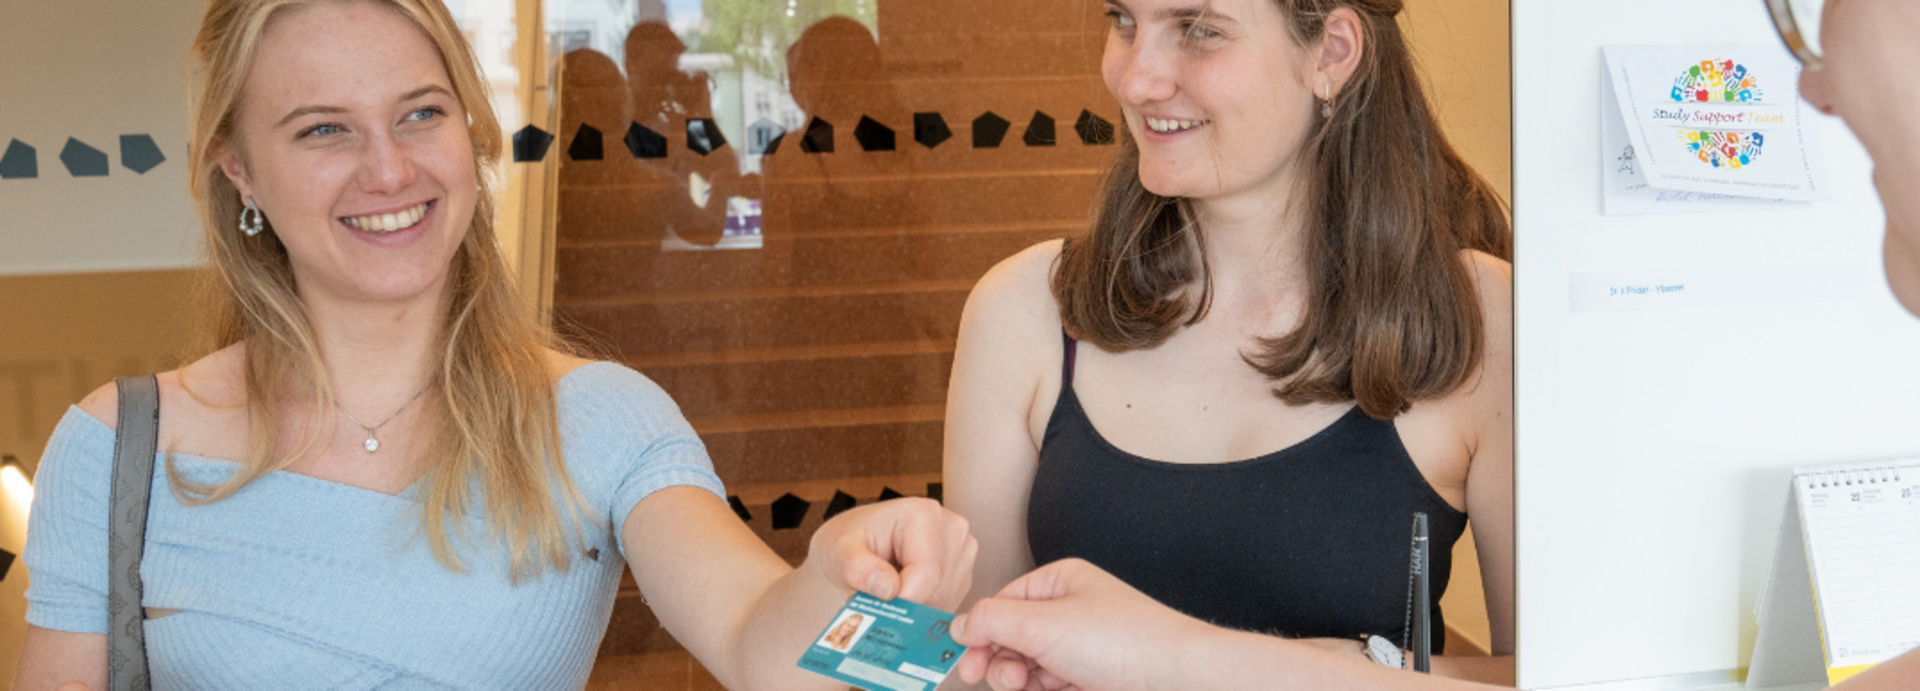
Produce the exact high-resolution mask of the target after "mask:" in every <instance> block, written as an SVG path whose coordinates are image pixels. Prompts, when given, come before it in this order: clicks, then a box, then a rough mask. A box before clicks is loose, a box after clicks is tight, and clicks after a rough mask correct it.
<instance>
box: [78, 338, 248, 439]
mask: <svg viewBox="0 0 1920 691" xmlns="http://www.w3.org/2000/svg"><path fill="white" fill-rule="evenodd" d="M245 367H246V349H245V347H244V346H242V345H240V344H234V345H230V346H227V347H225V348H222V349H220V350H217V351H214V352H213V353H212V354H210V355H207V356H206V357H203V358H200V359H199V360H195V361H193V362H192V363H189V364H188V365H187V366H185V367H182V368H180V369H177V370H171V371H167V372H160V373H158V374H157V375H155V376H156V378H157V379H158V380H159V383H160V407H161V409H162V410H178V409H181V407H182V406H188V407H193V406H222V407H225V406H237V405H239V404H240V403H243V402H245V400H246V379H245V373H246V370H245ZM79 408H80V411H81V412H84V413H86V414H88V415H91V416H93V419H95V420H99V421H100V422H102V423H104V424H106V426H107V427H109V428H116V427H118V426H119V423H120V388H119V386H118V384H116V383H115V382H107V383H106V384H103V385H101V386H100V388H97V389H94V390H93V393H90V394H87V397H86V398H83V399H80V404H79Z"/></svg>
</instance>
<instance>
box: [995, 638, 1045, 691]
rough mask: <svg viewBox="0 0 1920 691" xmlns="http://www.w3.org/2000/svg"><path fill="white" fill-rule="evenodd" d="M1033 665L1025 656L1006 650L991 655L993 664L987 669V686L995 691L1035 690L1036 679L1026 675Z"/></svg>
mask: <svg viewBox="0 0 1920 691" xmlns="http://www.w3.org/2000/svg"><path fill="white" fill-rule="evenodd" d="M1032 668H1033V663H1032V662H1030V661H1028V660H1027V658H1026V656H1024V655H1021V654H1019V653H1016V652H1013V651H1011V650H1007V649H1004V648H1002V649H1000V650H998V651H996V652H995V653H994V654H993V662H992V664H990V665H988V668H987V685H988V686H991V687H993V688H994V689H996V691H1021V690H1024V689H1034V688H1037V686H1036V684H1037V682H1038V680H1037V679H1032V678H1031V675H1030V674H1028V672H1030V671H1031V670H1032Z"/></svg>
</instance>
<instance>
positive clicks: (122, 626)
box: [107, 375, 160, 691]
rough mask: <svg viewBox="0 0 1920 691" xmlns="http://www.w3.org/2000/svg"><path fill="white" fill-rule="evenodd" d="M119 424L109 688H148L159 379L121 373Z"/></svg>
mask: <svg viewBox="0 0 1920 691" xmlns="http://www.w3.org/2000/svg"><path fill="white" fill-rule="evenodd" d="M115 383H116V384H118V387H119V391H120V423H119V427H118V428H117V430H118V431H117V432H116V433H115V435H114V440H113V495H112V498H111V500H110V501H111V505H110V507H109V511H110V512H111V515H110V517H109V518H108V522H107V564H108V569H109V570H108V575H107V651H108V652H107V689H108V691H146V689H147V688H148V679H147V635H146V629H145V628H144V627H145V624H146V609H145V608H144V607H142V606H141V599H140V592H141V586H140V557H141V556H142V555H143V553H144V552H145V550H146V546H147V500H148V499H150V498H151V495H152V494H153V459H154V457H155V456H156V455H158V451H159V443H160V382H159V380H157V379H155V378H154V376H153V375H147V376H144V377H121V378H120V379H119V380H117V381H116V382H115Z"/></svg>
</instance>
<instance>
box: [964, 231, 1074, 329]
mask: <svg viewBox="0 0 1920 691" xmlns="http://www.w3.org/2000/svg"><path fill="white" fill-rule="evenodd" d="M1062 243H1063V241H1061V240H1048V241H1046V242H1042V243H1040V244H1037V245H1034V246H1032V247H1029V248H1027V249H1024V250H1021V251H1020V252H1019V253H1018V254H1015V255H1013V256H1011V257H1008V258H1006V259H1003V260H1001V261H1000V263H999V264H995V265H994V267H993V268H992V269H989V270H987V273H986V275H985V276H982V277H981V278H980V282H978V283H975V284H974V286H973V293H972V294H971V295H968V296H967V309H966V311H967V320H968V321H973V322H975V324H976V325H977V326H979V327H981V328H985V329H988V330H991V331H994V332H996V333H1002V334H1008V335H1012V334H1021V335H1028V334H1033V333H1039V334H1048V335H1051V334H1053V333H1056V332H1058V330H1059V328H1060V310H1059V308H1058V307H1057V306H1056V304H1055V303H1054V300H1053V286H1052V284H1053V270H1054V262H1055V261H1057V260H1058V259H1059V258H1060V248H1061V245H1062ZM1049 337H1051V336H1049Z"/></svg>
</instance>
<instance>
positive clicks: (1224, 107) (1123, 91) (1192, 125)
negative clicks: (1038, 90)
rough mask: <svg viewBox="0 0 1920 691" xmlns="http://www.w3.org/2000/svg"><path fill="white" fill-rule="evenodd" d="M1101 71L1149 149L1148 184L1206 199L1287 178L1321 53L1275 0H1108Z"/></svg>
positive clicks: (1143, 177)
mask: <svg viewBox="0 0 1920 691" xmlns="http://www.w3.org/2000/svg"><path fill="white" fill-rule="evenodd" d="M1106 7H1107V13H1108V16H1109V17H1111V18H1112V20H1113V27H1112V29H1111V30H1110V31H1109V33H1108V35H1107V49H1106V56H1105V58H1104V59H1103V60H1102V62H1101V72H1102V73H1103V75H1104V77H1105V78H1106V82H1107V89H1108V90H1109V91H1111V92H1112V93H1113V96H1114V98H1116V99H1118V100H1119V101H1120V108H1121V111H1122V112H1123V113H1124V114H1125V115H1126V120H1127V128H1128V130H1129V131H1130V132H1131V134H1132V135H1133V138H1134V141H1135V142H1137V143H1138V144H1139V148H1140V182H1141V184H1142V185H1144V186H1145V187H1146V188H1147V190H1149V191H1151V192H1153V193H1155V194H1159V195H1161V196H1168V197H1188V198H1192V199H1201V200H1204V199H1209V198H1216V197H1222V196H1227V195H1233V194H1235V193H1240V192H1245V191H1248V190H1250V189H1259V190H1262V191H1264V190H1267V189H1270V188H1273V187H1274V186H1275V185H1280V184H1284V182H1285V180H1286V179H1287V173H1288V171H1289V170H1290V169H1291V167H1292V164H1293V162H1294V160H1295V159H1296V157H1297V156H1298V154H1299V152H1300V149H1301V144H1302V142H1304V141H1305V139H1306V135H1307V132H1308V128H1309V127H1313V126H1317V123H1318V115H1317V112H1316V111H1317V110H1318V108H1319V103H1318V101H1317V100H1316V99H1315V97H1314V94H1315V89H1316V88H1320V89H1321V92H1322V93H1325V92H1326V90H1327V89H1326V88H1325V86H1326V85H1324V84H1322V83H1321V82H1320V80H1321V79H1322V75H1321V74H1320V73H1319V72H1318V71H1317V70H1316V65H1315V62H1316V60H1315V56H1316V55H1315V53H1316V52H1315V51H1312V50H1309V49H1307V48H1305V47H1302V46H1300V45H1298V44H1296V43H1295V42H1294V40H1293V38H1292V35H1291V34H1290V33H1289V30H1288V24H1287V19H1286V17H1285V16H1283V15H1282V14H1281V12H1280V8H1279V6H1278V4H1277V3H1275V2H1273V0H1107V3H1106Z"/></svg>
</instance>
